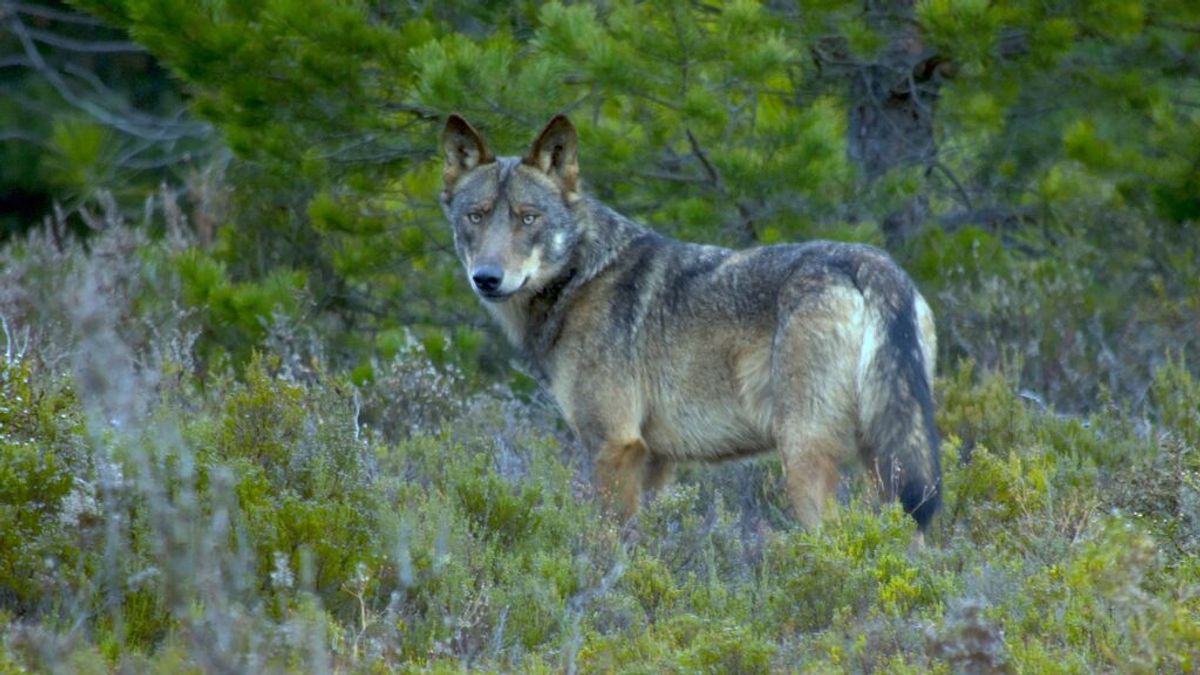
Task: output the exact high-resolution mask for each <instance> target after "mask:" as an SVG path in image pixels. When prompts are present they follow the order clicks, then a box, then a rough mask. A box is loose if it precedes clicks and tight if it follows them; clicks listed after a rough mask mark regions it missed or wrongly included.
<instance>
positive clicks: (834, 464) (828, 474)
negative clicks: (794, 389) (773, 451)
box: [779, 433, 848, 530]
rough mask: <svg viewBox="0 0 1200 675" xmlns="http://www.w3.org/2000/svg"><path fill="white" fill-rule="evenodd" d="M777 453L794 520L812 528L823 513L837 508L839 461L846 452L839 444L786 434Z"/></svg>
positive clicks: (822, 439) (809, 436) (825, 439)
mask: <svg viewBox="0 0 1200 675" xmlns="http://www.w3.org/2000/svg"><path fill="white" fill-rule="evenodd" d="M779 450H780V454H782V455H783V476H784V482H785V484H786V485H787V491H788V497H789V498H790V499H791V502H792V508H793V510H795V512H796V519H797V520H799V521H800V524H801V525H803V526H804V527H805V528H807V529H810V530H811V529H816V528H817V527H818V526H819V525H820V524H821V519H822V516H823V515H824V514H825V512H826V511H827V510H828V509H829V508H833V507H836V506H837V502H836V499H835V498H836V495H837V484H838V478H839V476H840V465H841V458H842V457H844V456H845V455H846V454H847V452H848V450H847V448H846V447H845V446H844V444H843V443H841V442H840V441H837V440H834V439H831V438H828V437H822V436H821V435H817V434H803V433H793V434H788V435H787V436H786V437H785V438H784V439H782V440H781V442H780V445H779Z"/></svg>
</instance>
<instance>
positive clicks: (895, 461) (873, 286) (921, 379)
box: [860, 268, 942, 530]
mask: <svg viewBox="0 0 1200 675" xmlns="http://www.w3.org/2000/svg"><path fill="white" fill-rule="evenodd" d="M879 272H882V273H877V274H873V275H871V276H872V277H873V278H872V279H869V280H868V279H864V280H863V281H864V282H865V283H864V284H863V286H862V287H861V288H862V291H863V295H864V297H865V299H866V302H867V309H868V316H869V319H870V321H869V324H870V325H869V326H868V336H867V340H866V341H865V344H864V345H863V354H862V359H861V362H860V363H861V364H862V366H861V368H862V371H861V372H860V402H861V408H860V415H861V419H860V421H861V424H862V426H861V430H862V434H863V439H862V440H863V444H862V448H863V452H864V454H866V455H867V456H866V457H864V458H863V459H864V460H865V461H866V464H867V466H868V467H872V468H873V469H874V471H875V473H876V475H877V477H878V479H879V482H880V484H881V486H882V487H883V490H884V493H885V494H886V496H888V497H898V498H899V499H900V502H901V503H902V504H903V505H904V510H905V511H907V512H908V513H909V514H911V515H912V516H913V518H914V519H915V520H916V521H917V524H918V526H919V527H920V529H921V530H925V529H926V527H928V525H929V521H930V519H931V518H932V517H933V515H934V514H935V513H936V512H937V510H938V509H939V508H940V507H941V503H942V496H941V490H942V485H941V482H942V480H941V478H942V471H941V459H940V457H939V453H940V450H939V439H938V432H937V426H936V425H935V422H934V412H933V390H932V382H931V377H932V372H933V363H932V359H933V358H934V354H935V352H936V348H935V345H934V344H933V341H934V337H933V335H932V318H931V317H926V318H928V319H929V321H928V322H927V325H928V328H926V330H924V331H923V330H922V323H923V322H922V320H921V319H922V317H921V316H920V315H921V313H926V314H928V311H929V310H928V307H927V306H926V305H925V303H924V300H922V299H921V298H920V296H919V295H917V292H916V289H915V288H913V285H912V282H911V281H909V280H908V278H907V277H906V276H904V274H903V272H901V271H900V270H899V269H898V268H892V269H889V270H886V271H882V270H880V271H879Z"/></svg>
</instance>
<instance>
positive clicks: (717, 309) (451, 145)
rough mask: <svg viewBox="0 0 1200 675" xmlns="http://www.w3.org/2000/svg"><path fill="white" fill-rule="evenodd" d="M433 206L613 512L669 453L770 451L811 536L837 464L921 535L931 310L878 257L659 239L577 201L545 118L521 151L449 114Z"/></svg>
mask: <svg viewBox="0 0 1200 675" xmlns="http://www.w3.org/2000/svg"><path fill="white" fill-rule="evenodd" d="M441 152H442V155H443V157H444V160H445V164H444V169H443V182H444V189H443V191H442V193H441V204H442V207H443V210H444V211H445V215H446V217H447V218H448V219H449V221H450V223H451V225H452V227H453V231H454V248H455V251H456V253H457V255H458V257H459V259H460V260H461V262H462V264H463V266H464V268H465V270H466V275H467V278H468V280H469V282H470V284H471V286H472V288H473V289H474V291H475V293H476V294H477V295H478V296H479V297H480V298H481V299H482V300H483V305H484V307H486V308H487V310H488V311H489V312H490V313H491V314H492V315H493V316H494V317H495V319H496V320H497V321H498V322H499V324H500V326H501V327H502V328H503V330H504V332H505V333H506V334H507V336H508V338H509V339H510V340H511V341H512V343H513V345H514V346H515V347H516V348H517V349H518V350H519V352H520V353H521V354H522V355H523V356H524V358H525V359H526V361H527V363H528V364H529V367H530V368H531V369H532V371H533V372H534V373H535V374H536V375H537V377H538V379H539V380H540V381H541V382H542V384H543V385H544V386H545V387H546V388H548V389H549V391H550V393H551V394H552V395H553V398H554V399H555V401H556V402H557V404H558V406H559V408H560V409H561V412H562V415H563V416H564V417H565V419H566V421H567V423H568V425H569V426H570V428H571V429H572V431H573V432H574V433H575V435H576V437H577V438H578V439H579V441H580V442H582V443H583V444H584V445H585V446H586V447H587V448H588V449H589V451H590V452H592V453H593V454H594V457H595V473H596V477H597V479H598V482H599V487H600V492H601V494H602V495H604V499H605V502H606V503H607V504H608V505H609V507H610V508H611V509H613V510H615V511H617V513H618V514H619V515H620V516H622V517H630V516H632V515H633V514H634V513H635V512H636V510H637V509H638V507H639V504H640V503H641V500H642V498H643V495H644V494H646V493H652V492H653V491H654V490H656V489H658V488H659V487H661V486H662V485H664V484H665V483H666V482H667V481H668V480H669V479H670V477H671V475H672V471H673V467H674V466H675V464H676V463H677V462H680V461H685V460H704V461H717V460H724V459H730V458H736V457H743V456H748V455H753V454H756V453H760V452H765V451H770V450H772V449H775V450H777V451H778V452H779V453H780V455H781V457H782V461H783V468H784V483H785V485H786V488H787V491H788V496H789V498H790V502H791V504H792V507H793V509H794V512H795V517H796V518H797V519H798V520H799V521H800V523H801V524H802V525H804V526H806V527H809V528H814V527H818V526H819V525H820V523H821V520H822V517H823V512H824V511H825V510H826V509H828V508H829V507H830V506H835V505H836V489H837V483H838V480H839V477H840V472H841V471H842V469H843V468H845V466H846V465H848V464H852V463H853V462H854V461H855V460H856V459H857V461H859V462H861V463H862V464H863V465H864V466H865V467H866V468H867V471H868V475H870V476H872V477H873V479H874V480H873V482H874V483H875V484H876V485H878V486H879V488H881V489H882V491H883V493H884V495H885V496H886V497H887V498H889V499H892V498H897V497H898V498H899V499H900V501H901V503H902V504H903V506H904V508H905V510H906V511H907V512H908V513H909V514H911V515H912V517H913V518H914V519H915V520H916V522H917V525H918V528H919V531H918V536H920V535H921V534H923V533H924V531H925V530H926V528H927V527H928V525H929V522H930V519H931V518H932V517H933V515H934V514H935V513H936V512H937V510H938V508H939V505H940V504H941V466H940V459H939V454H938V453H939V445H938V432H937V429H936V427H935V425H934V407H933V399H932V393H931V382H932V381H933V373H934V355H935V353H936V335H935V333H934V320H933V314H932V312H931V311H930V308H929V305H928V304H926V302H925V300H924V298H922V297H921V294H920V293H919V292H917V289H916V288H915V286H914V284H913V282H912V280H911V279H910V278H909V277H908V275H907V274H905V273H904V271H903V270H901V269H900V267H899V266H897V264H896V263H895V262H893V261H892V259H891V258H890V257H889V256H888V255H887V254H886V253H884V252H883V251H881V250H879V249H877V248H873V247H871V246H866V245H861V244H850V243H836V242H829V241H813V242H808V243H802V244H781V245H773V246H762V247H758V248H751V249H748V250H741V251H734V250H730V249H726V248H719V247H716V246H705V245H700V244H693V243H685V242H680V241H675V240H672V239H670V238H667V237H665V236H662V235H660V234H658V233H656V232H654V231H652V230H650V229H648V228H646V227H643V226H641V225H639V224H637V223H635V222H634V221H632V220H630V219H629V218H626V217H624V216H622V215H620V214H619V213H617V212H616V211H614V210H613V209H611V208H609V207H608V206H606V205H604V204H603V203H601V202H600V201H598V200H597V199H595V198H593V197H590V196H588V195H587V194H585V193H584V192H583V190H582V187H581V181H580V177H579V140H578V134H577V132H576V130H575V127H574V126H573V125H572V124H571V122H570V120H569V119H568V118H567V117H566V116H564V115H557V116H555V117H554V118H553V119H551V120H550V122H549V123H548V124H547V125H546V127H545V128H544V129H543V130H542V132H541V133H540V134H539V135H538V137H537V139H536V140H535V141H534V142H533V145H532V146H531V148H530V149H529V152H528V153H527V154H526V155H525V156H523V157H497V156H496V155H494V154H493V153H492V151H491V149H490V148H489V147H488V145H487V143H486V142H485V141H484V138H483V137H482V136H481V135H480V133H479V132H478V131H476V130H475V128H474V127H472V126H471V124H470V123H468V122H467V121H466V120H465V119H463V117H462V116H460V115H457V114H453V115H450V116H449V117H448V118H447V120H446V124H445V128H444V130H443V132H442V137H441Z"/></svg>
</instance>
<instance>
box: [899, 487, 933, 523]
mask: <svg viewBox="0 0 1200 675" xmlns="http://www.w3.org/2000/svg"><path fill="white" fill-rule="evenodd" d="M900 503H901V504H903V505H904V511H905V512H906V513H908V514H909V515H910V516H912V517H913V520H915V521H917V529H918V530H920V531H921V532H925V531H926V530H928V529H929V522H930V521H931V520H933V516H934V515H935V514H937V512H938V511H939V510H941V508H942V486H941V485H940V484H938V485H926V484H921V483H916V482H913V483H909V484H908V485H905V486H904V489H903V490H902V491H901V492H900Z"/></svg>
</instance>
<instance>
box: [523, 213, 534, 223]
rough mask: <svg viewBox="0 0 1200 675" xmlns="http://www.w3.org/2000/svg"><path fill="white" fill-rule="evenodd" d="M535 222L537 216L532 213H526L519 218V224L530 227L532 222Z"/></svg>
mask: <svg viewBox="0 0 1200 675" xmlns="http://www.w3.org/2000/svg"><path fill="white" fill-rule="evenodd" d="M535 220H537V216H536V215H535V214H532V213H526V214H525V215H523V216H521V222H522V223H523V224H525V225H532V224H533V221H535Z"/></svg>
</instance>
